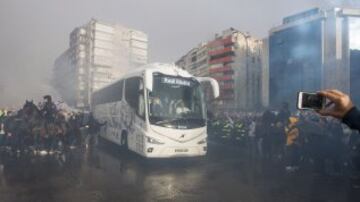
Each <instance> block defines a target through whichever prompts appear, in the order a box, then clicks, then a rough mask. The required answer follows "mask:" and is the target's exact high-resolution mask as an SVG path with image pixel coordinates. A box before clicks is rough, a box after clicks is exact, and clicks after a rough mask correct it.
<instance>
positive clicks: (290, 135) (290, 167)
mask: <svg viewBox="0 0 360 202" xmlns="http://www.w3.org/2000/svg"><path fill="white" fill-rule="evenodd" d="M288 122H289V124H288V125H287V127H286V154H287V166H286V167H285V169H286V170H287V171H296V170H297V169H298V168H299V158H300V155H299V149H300V145H299V139H300V138H299V129H298V128H297V126H296V124H297V122H298V118H296V117H290V118H289V121H288Z"/></svg>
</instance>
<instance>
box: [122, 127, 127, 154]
mask: <svg viewBox="0 0 360 202" xmlns="http://www.w3.org/2000/svg"><path fill="white" fill-rule="evenodd" d="M121 147H122V148H124V149H125V150H128V135H127V133H126V132H125V131H123V132H122V133H121Z"/></svg>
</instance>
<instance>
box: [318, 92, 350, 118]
mask: <svg viewBox="0 0 360 202" xmlns="http://www.w3.org/2000/svg"><path fill="white" fill-rule="evenodd" d="M317 94H318V95H320V96H323V97H325V98H326V99H328V100H329V101H330V102H329V103H331V104H333V106H325V107H324V108H323V109H321V110H319V111H318V112H319V114H321V115H323V116H333V117H335V118H338V119H342V118H344V116H345V115H346V113H348V112H349V111H350V110H351V109H352V108H353V107H354V105H353V103H352V101H351V99H350V97H349V96H348V95H346V94H344V93H342V92H340V91H338V90H324V91H320V92H318V93H317Z"/></svg>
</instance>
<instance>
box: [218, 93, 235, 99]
mask: <svg viewBox="0 0 360 202" xmlns="http://www.w3.org/2000/svg"><path fill="white" fill-rule="evenodd" d="M234 98H235V95H234V94H233V93H222V94H220V96H219V98H218V99H220V100H233V99H234Z"/></svg>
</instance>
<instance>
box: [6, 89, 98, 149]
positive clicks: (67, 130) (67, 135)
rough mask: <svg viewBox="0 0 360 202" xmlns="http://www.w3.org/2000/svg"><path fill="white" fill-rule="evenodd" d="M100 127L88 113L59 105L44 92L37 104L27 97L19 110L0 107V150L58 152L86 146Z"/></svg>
mask: <svg viewBox="0 0 360 202" xmlns="http://www.w3.org/2000/svg"><path fill="white" fill-rule="evenodd" d="M100 126H101V124H100V123H98V122H97V121H96V120H95V119H94V117H93V116H92V114H91V113H84V112H77V111H74V110H69V109H64V108H61V107H59V106H57V105H56V104H55V103H54V102H53V101H52V98H51V96H50V95H46V96H44V101H43V102H41V103H39V104H38V105H36V104H35V103H34V102H33V101H28V100H27V101H26V102H25V104H24V105H23V107H22V108H21V109H19V110H7V109H1V110H0V149H1V150H6V151H10V152H13V153H23V152H31V153H35V154H37V153H40V154H51V153H55V152H62V151H63V150H65V149H67V148H75V147H78V146H86V145H88V139H89V138H90V137H91V135H92V134H94V133H96V132H97V131H98V130H99V128H100Z"/></svg>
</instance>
